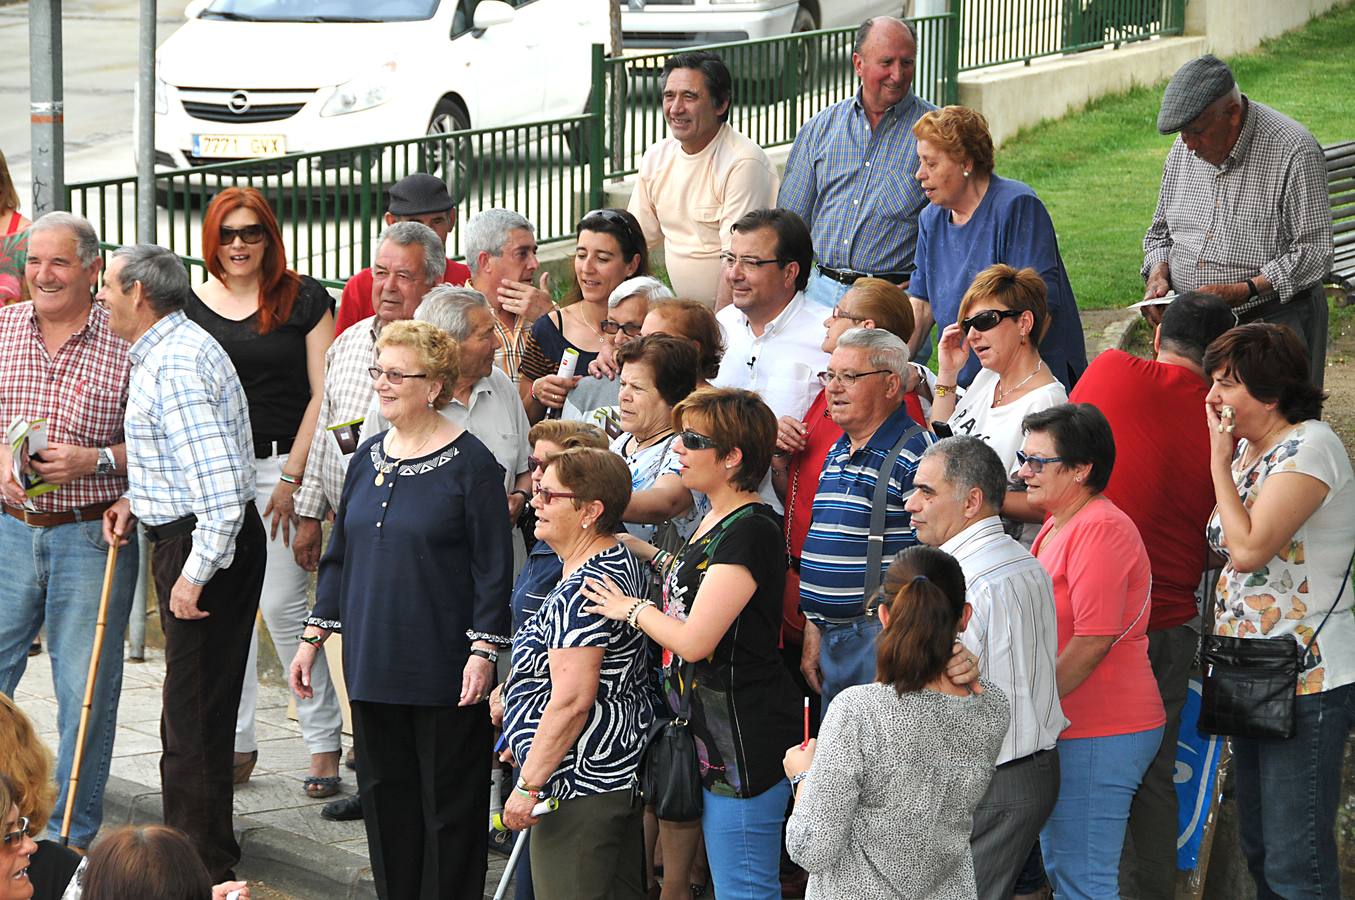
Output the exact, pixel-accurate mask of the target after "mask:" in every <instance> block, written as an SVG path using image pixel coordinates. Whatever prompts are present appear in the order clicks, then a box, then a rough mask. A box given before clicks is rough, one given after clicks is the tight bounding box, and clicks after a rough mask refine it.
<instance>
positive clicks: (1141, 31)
mask: <svg viewBox="0 0 1355 900" xmlns="http://www.w3.org/2000/svg"><path fill="white" fill-rule="evenodd" d="M952 4H953V6H952V9H956V10H959V11H960V29H959V30H960V33H961V34H962V35H963V42H962V44H961V48H960V56H959V71H961V72H968V71H971V70H973V69H982V68H987V67H990V66H999V65H1003V64H1005V63H1015V62H1023V63H1026V64H1027V65H1029V64H1030V62H1031V60H1033V59H1038V58H1040V57H1044V56H1057V55H1060V54H1065V53H1077V52H1081V51H1083V50H1095V49H1100V48H1102V47H1105V46H1113V47H1119V46H1120V45H1121V44H1124V43H1130V42H1133V41H1142V40H1147V39H1149V38H1151V37H1154V36H1158V35H1179V34H1181V33H1182V32H1183V30H1184V24H1185V9H1186V0H952Z"/></svg>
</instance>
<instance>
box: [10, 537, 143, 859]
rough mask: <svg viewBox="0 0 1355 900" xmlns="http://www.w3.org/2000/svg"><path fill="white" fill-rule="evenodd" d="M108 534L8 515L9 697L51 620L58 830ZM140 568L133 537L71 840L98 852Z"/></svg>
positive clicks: (116, 593) (124, 552) (104, 656)
mask: <svg viewBox="0 0 1355 900" xmlns="http://www.w3.org/2000/svg"><path fill="white" fill-rule="evenodd" d="M102 531H103V524H102V522H100V521H98V520H95V521H92V522H72V523H70V524H68V525H53V526H51V527H48V528H35V527H31V526H28V525H25V524H24V523H23V522H20V521H19V520H18V519H15V518H12V517H11V516H8V515H4V514H0V560H3V561H4V564H5V566H6V569H7V571H6V572H5V577H4V578H0V692H3V693H5V694H8V695H10V696H13V695H14V689H15V688H16V687H17V686H18V684H19V680H20V679H21V678H23V674H24V670H25V669H26V668H27V667H28V646H29V644H31V643H33V638H35V637H36V636H37V634H38V629H39V628H41V627H42V625H43V623H44V622H45V623H46V625H47V650H48V654H49V656H50V658H51V665H52V683H53V686H54V688H55V691H56V699H57V728H58V731H59V732H60V735H61V745H60V748H59V752H58V754H57V766H56V783H57V787H58V791H57V801H56V809H55V810H53V812H52V818H51V822H52V825H51V830H52V831H53V833H55V832H57V831H60V828H61V821H62V818H63V816H64V815H65V812H66V785H67V783H68V781H69V779H70V772H71V761H72V759H73V757H74V755H75V739H76V733H77V732H78V731H79V727H80V708H81V704H82V702H83V700H84V695H85V679H86V678H87V677H88V674H89V661H90V654H91V653H93V652H94V626H95V622H96V621H97V620H98V612H99V595H100V592H101V591H102V588H103V577H104V568H105V566H106V564H107V562H108V545H107V544H105V543H104V541H103V536H102ZM136 563H137V545H136V536H135V535H133V536H132V541H131V543H129V544H128V545H127V546H126V547H123V548H121V549H120V550H119V551H118V564H117V569H116V570H115V572H114V578H113V586H112V591H111V592H110V593H109V596H108V611H107V618H106V620H105V630H104V639H103V649H102V651H101V653H100V658H99V674H98V678H97V679H96V680H95V683H94V696H93V698H92V701H91V704H90V712H89V730H88V732H87V733H86V735H85V752H84V759H83V761H82V762H81V764H80V783H79V787H78V788H77V792H76V798H75V811H74V813H73V814H72V816H71V833H70V841H71V843H72V844H74V845H75V846H77V847H88V846H89V845H90V842H91V841H93V840H94V835H95V834H97V833H98V831H99V825H100V824H101V823H102V822H103V792H104V785H105V784H106V783H107V781H108V766H109V761H110V760H111V759H112V757H113V736H114V733H115V732H116V730H117V724H118V696H119V695H120V694H121V693H122V657H123V638H124V636H125V635H126V633H127V618H128V616H129V615H130V614H131V611H132V589H133V587H134V586H135V584H136V568H137V565H136Z"/></svg>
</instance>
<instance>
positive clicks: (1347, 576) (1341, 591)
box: [1299, 553, 1355, 668]
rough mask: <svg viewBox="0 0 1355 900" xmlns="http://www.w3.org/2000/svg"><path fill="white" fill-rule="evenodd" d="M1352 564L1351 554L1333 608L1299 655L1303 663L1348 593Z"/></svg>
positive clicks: (1352, 554) (1329, 609)
mask: <svg viewBox="0 0 1355 900" xmlns="http://www.w3.org/2000/svg"><path fill="white" fill-rule="evenodd" d="M1352 563H1355V553H1351V555H1350V562H1348V563H1346V574H1344V575H1342V576H1341V587H1340V589H1339V590H1337V592H1336V599H1335V600H1333V601H1332V602H1331V606H1330V607H1329V608H1328V609H1327V614H1326V615H1325V616H1323V617H1322V621H1321V622H1320V623H1318V626H1317V629H1316V630H1315V631H1314V632H1313V636H1312V637H1310V638H1308V643H1307V644H1304V646H1303V652H1302V653H1300V654H1299V659H1300V660H1301V661H1304V662H1306V660H1307V657H1308V654H1309V653H1311V652H1312V649H1313V642H1314V641H1316V640H1317V635H1318V632H1320V631H1322V626H1324V625H1326V624H1327V620H1328V619H1330V618H1331V614H1332V613H1334V612H1335V611H1336V606H1337V604H1339V603H1340V602H1341V595H1343V594H1344V593H1345V592H1346V582H1347V581H1349V580H1350V567H1351V564H1352ZM1305 668H1306V666H1305Z"/></svg>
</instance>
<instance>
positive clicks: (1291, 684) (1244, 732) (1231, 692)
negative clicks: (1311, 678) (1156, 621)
mask: <svg viewBox="0 0 1355 900" xmlns="http://www.w3.org/2000/svg"><path fill="white" fill-rule="evenodd" d="M1352 561H1353V562H1355V556H1352ZM1349 580H1350V564H1347V565H1346V574H1345V576H1343V577H1342V579H1341V588H1340V590H1338V591H1337V592H1336V599H1335V600H1333V601H1332V604H1331V608H1330V609H1328V610H1327V614H1326V615H1325V616H1323V617H1322V621H1321V623H1319V624H1318V626H1317V630H1316V631H1314V632H1313V636H1312V637H1310V638H1309V639H1308V643H1307V644H1304V645H1302V646H1300V645H1299V642H1298V640H1297V639H1295V637H1294V636H1293V635H1292V634H1284V635H1280V636H1279V637H1277V638H1238V637H1225V636H1220V635H1216V634H1206V635H1204V636H1203V637H1202V638H1201V643H1200V658H1201V661H1202V662H1203V664H1204V679H1203V683H1202V685H1201V692H1200V723H1199V729H1200V731H1201V733H1203V734H1218V735H1232V736H1234V737H1245V738H1278V739H1281V740H1288V739H1289V738H1292V737H1293V736H1294V733H1295V725H1294V701H1295V699H1296V698H1297V696H1298V693H1297V691H1298V679H1299V672H1301V671H1302V669H1303V662H1304V659H1305V658H1306V657H1307V656H1308V653H1309V651H1310V650H1311V649H1312V646H1313V642H1314V641H1316V640H1317V636H1318V634H1319V633H1320V632H1321V631H1322V627H1323V626H1324V625H1326V624H1327V620H1328V619H1330V618H1331V614H1332V612H1333V611H1334V610H1335V609H1336V607H1337V605H1338V604H1339V603H1340V602H1341V596H1342V595H1343V594H1344V593H1345V590H1346V582H1347V581H1349Z"/></svg>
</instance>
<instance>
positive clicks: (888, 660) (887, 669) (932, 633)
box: [875, 546, 965, 696]
mask: <svg viewBox="0 0 1355 900" xmlns="http://www.w3.org/2000/svg"><path fill="white" fill-rule="evenodd" d="M883 591H884V596H885V597H886V598H889V597H893V600H892V601H889V624H888V625H887V626H885V629H884V631H883V633H881V635H880V638H879V641H878V642H877V649H876V653H875V680H876V681H878V682H880V683H881V684H889V685H893V687H894V690H895V691H897V692H898V693H899V695H900V696H902V695H903V694H904V693H906V692H908V691H918V690H921V689H922V688H924V687H926V686H927V684H929V683H930V682H932V681H934V680H935V679H936V678H938V677H940V675H941V674H942V673H943V672H945V670H946V665H947V664H948V663H949V662H950V657H951V653H952V651H953V647H954V644H955V635H956V633H957V632H958V631H959V628H960V620H961V618H962V617H963V615H964V608H965V580H964V572H962V571H961V570H960V564H959V563H958V562H956V561H955V558H954V557H952V556H951V555H950V554H948V553H943V552H942V551H940V550H937V549H936V548H934V547H925V546H916V547H909V548H908V549H906V550H902V551H900V552H899V553H898V554H897V555H896V556H895V557H894V559H893V561H892V562H891V563H890V564H889V571H888V572H886V573H885V583H884V586H883ZM882 602H883V601H882Z"/></svg>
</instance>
